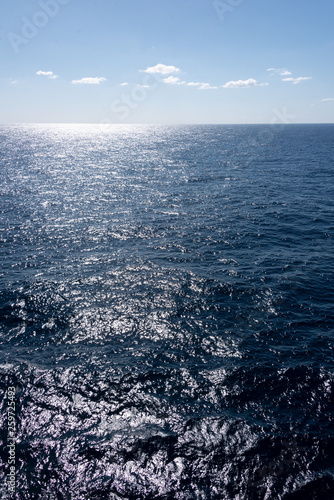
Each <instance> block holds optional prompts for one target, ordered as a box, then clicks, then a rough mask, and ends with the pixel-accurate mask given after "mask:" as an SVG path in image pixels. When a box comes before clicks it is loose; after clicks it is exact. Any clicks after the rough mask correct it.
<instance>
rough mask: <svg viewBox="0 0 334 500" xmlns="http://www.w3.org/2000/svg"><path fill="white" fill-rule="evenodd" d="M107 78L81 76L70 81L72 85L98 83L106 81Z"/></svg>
mask: <svg viewBox="0 0 334 500" xmlns="http://www.w3.org/2000/svg"><path fill="white" fill-rule="evenodd" d="M106 81H107V79H106V78H104V77H103V76H95V77H86V78H81V80H72V82H71V83H73V84H74V85H76V84H81V83H83V84H86V85H99V84H100V83H102V82H106Z"/></svg>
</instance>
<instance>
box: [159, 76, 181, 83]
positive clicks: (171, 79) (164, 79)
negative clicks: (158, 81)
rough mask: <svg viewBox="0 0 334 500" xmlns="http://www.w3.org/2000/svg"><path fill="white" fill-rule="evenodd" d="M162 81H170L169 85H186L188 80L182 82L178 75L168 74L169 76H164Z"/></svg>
mask: <svg viewBox="0 0 334 500" xmlns="http://www.w3.org/2000/svg"><path fill="white" fill-rule="evenodd" d="M162 81H163V82H164V83H168V84H169V85H185V83H186V82H181V80H180V78H178V77H177V76H168V77H167V78H163V79H162Z"/></svg>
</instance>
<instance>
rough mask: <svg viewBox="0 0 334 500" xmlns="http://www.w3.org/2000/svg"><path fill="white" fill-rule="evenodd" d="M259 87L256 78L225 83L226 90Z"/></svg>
mask: <svg viewBox="0 0 334 500" xmlns="http://www.w3.org/2000/svg"><path fill="white" fill-rule="evenodd" d="M257 85H258V83H257V81H256V80H254V78H248V80H237V81H234V80H231V81H230V82H227V83H225V85H223V87H224V89H236V88H244V87H256V86H257Z"/></svg>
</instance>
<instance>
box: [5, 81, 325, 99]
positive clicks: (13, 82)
mask: <svg viewBox="0 0 334 500" xmlns="http://www.w3.org/2000/svg"><path fill="white" fill-rule="evenodd" d="M13 83H14V82H13ZM328 101H334V97H326V99H321V102H328Z"/></svg>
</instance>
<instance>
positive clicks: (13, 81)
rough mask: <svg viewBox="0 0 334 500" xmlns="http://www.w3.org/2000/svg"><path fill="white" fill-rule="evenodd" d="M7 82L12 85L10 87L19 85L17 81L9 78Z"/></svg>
mask: <svg viewBox="0 0 334 500" xmlns="http://www.w3.org/2000/svg"><path fill="white" fill-rule="evenodd" d="M9 82H10V83H11V84H12V85H16V84H17V83H19V81H18V80H13V79H12V78H10V80H9Z"/></svg>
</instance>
